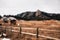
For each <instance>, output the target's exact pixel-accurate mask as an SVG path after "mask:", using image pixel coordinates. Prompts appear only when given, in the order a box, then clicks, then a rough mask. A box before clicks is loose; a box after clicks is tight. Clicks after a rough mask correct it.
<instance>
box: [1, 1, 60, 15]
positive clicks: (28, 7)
mask: <svg viewBox="0 0 60 40" xmlns="http://www.w3.org/2000/svg"><path fill="white" fill-rule="evenodd" d="M37 9H39V10H41V11H45V12H49V13H60V0H0V14H1V15H4V14H6V15H8V14H11V15H12V14H14V15H15V14H18V13H21V12H25V11H36V10H37Z"/></svg>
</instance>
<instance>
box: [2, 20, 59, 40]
mask: <svg viewBox="0 0 60 40" xmlns="http://www.w3.org/2000/svg"><path fill="white" fill-rule="evenodd" d="M2 24H3V26H6V27H12V29H13V30H15V31H16V32H12V34H11V33H9V32H10V31H9V29H8V30H7V31H6V34H7V35H9V36H11V37H10V38H11V40H58V39H59V40H60V21H58V20H44V21H24V20H19V21H18V20H17V21H16V25H12V24H10V23H2ZM7 24H8V25H7ZM20 27H21V28H22V32H25V33H31V34H36V32H37V31H36V30H37V29H36V28H39V29H38V32H39V35H43V36H46V37H52V38H55V39H49V38H45V37H41V36H39V38H38V39H37V38H36V36H33V35H29V34H23V33H22V34H21V35H20ZM25 28H26V29H25Z"/></svg>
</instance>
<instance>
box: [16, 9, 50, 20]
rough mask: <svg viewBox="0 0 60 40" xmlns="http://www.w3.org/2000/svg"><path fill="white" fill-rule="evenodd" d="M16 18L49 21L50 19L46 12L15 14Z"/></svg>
mask: <svg viewBox="0 0 60 40" xmlns="http://www.w3.org/2000/svg"><path fill="white" fill-rule="evenodd" d="M16 18H18V19H22V20H49V19H51V17H50V15H49V14H48V13H46V12H42V11H40V10H37V11H36V12H30V11H27V12H23V13H21V14H17V15H16Z"/></svg>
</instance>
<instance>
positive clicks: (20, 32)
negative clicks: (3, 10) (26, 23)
mask: <svg viewBox="0 0 60 40" xmlns="http://www.w3.org/2000/svg"><path fill="white" fill-rule="evenodd" d="M13 28H17V29H19V31H18V30H13ZM8 29H9V30H10V31H11V34H12V32H19V34H20V35H22V34H27V35H32V36H36V39H38V38H39V37H43V38H48V39H51V40H52V39H53V40H60V39H59V38H54V37H50V36H45V35H40V34H39V30H45V31H56V32H60V31H59V30H49V29H41V28H26V27H25V28H24V27H4V30H3V31H2V35H3V32H7V30H8ZM22 29H23V30H25V29H27V30H36V34H34V33H28V32H23V31H22ZM20 37H21V36H20Z"/></svg>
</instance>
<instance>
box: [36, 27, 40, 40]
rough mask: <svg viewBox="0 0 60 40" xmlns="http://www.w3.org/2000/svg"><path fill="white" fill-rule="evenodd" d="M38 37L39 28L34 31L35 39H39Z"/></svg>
mask: <svg viewBox="0 0 60 40" xmlns="http://www.w3.org/2000/svg"><path fill="white" fill-rule="evenodd" d="M38 35H39V28H37V29H36V38H37V40H38V38H39V36H38Z"/></svg>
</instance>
